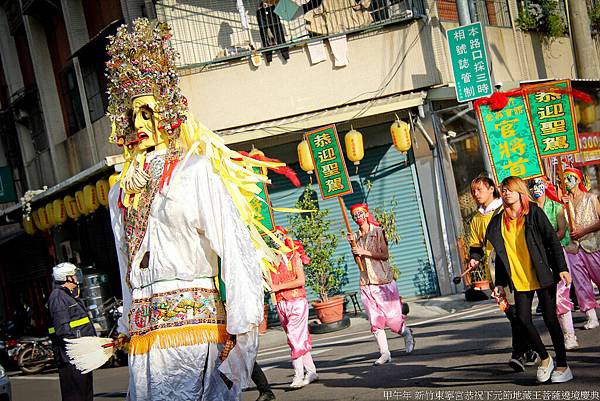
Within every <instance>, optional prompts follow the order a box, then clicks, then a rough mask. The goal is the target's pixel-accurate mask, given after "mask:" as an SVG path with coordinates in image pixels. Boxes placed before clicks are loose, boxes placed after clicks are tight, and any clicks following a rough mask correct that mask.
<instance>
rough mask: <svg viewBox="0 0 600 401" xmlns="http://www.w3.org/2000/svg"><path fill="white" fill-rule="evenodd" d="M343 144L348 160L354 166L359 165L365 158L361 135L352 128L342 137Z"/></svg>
mask: <svg viewBox="0 0 600 401" xmlns="http://www.w3.org/2000/svg"><path fill="white" fill-rule="evenodd" d="M344 143H345V144H346V155H347V156H348V160H350V161H351V162H353V163H354V164H355V165H359V164H360V161H361V160H362V159H363V157H365V148H364V146H363V137H362V134H361V133H360V132H358V131H357V130H355V129H354V128H353V129H351V130H350V131H348V133H347V134H346V136H344Z"/></svg>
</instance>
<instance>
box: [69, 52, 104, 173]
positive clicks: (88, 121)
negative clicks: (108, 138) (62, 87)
mask: <svg viewBox="0 0 600 401" xmlns="http://www.w3.org/2000/svg"><path fill="white" fill-rule="evenodd" d="M73 67H74V68H75V76H76V77H77V86H78V87H79V98H80V99H81V107H82V108H83V119H84V120H85V130H86V131H87V137H88V144H89V146H90V153H91V154H92V164H96V163H98V160H99V158H98V148H97V147H96V137H95V136H94V127H93V126H92V118H91V117H90V107H89V105H88V101H87V93H86V91H85V84H84V82H83V74H82V73H81V64H79V57H73Z"/></svg>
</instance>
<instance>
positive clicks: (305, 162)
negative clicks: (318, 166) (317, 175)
mask: <svg viewBox="0 0 600 401" xmlns="http://www.w3.org/2000/svg"><path fill="white" fill-rule="evenodd" d="M298 161H299V162H300V168H301V169H302V170H304V171H306V172H307V173H308V174H312V172H313V171H314V170H315V164H314V162H313V159H312V156H311V155H310V147H309V145H308V142H306V140H303V141H302V142H300V143H299V144H298Z"/></svg>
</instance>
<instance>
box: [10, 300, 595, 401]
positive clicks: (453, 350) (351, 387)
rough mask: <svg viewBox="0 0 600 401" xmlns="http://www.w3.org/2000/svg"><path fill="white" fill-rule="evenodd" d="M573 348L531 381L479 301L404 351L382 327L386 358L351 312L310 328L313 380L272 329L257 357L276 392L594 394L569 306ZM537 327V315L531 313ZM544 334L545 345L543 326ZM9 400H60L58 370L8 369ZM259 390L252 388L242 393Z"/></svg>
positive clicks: (115, 389)
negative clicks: (555, 374) (564, 373)
mask: <svg viewBox="0 0 600 401" xmlns="http://www.w3.org/2000/svg"><path fill="white" fill-rule="evenodd" d="M574 316H575V326H576V334H577V336H578V338H579V345H580V347H579V349H577V350H574V351H570V352H569V353H568V360H569V364H570V366H571V368H572V370H573V373H574V375H575V379H574V380H573V381H571V382H569V383H565V384H560V385H557V384H546V385H537V384H536V382H535V367H530V368H528V369H527V371H526V372H525V373H514V372H513V371H512V369H511V368H510V367H509V366H508V365H507V362H508V358H509V356H510V327H509V325H508V321H507V320H506V319H505V318H504V317H503V314H502V313H501V312H500V311H499V310H498V308H497V307H496V306H495V305H493V304H490V303H482V304H480V305H477V306H475V307H473V308H471V309H469V310H463V311H460V312H455V313H450V314H447V315H444V316H440V317H435V318H430V319H422V320H420V321H410V320H409V324H410V325H411V327H413V330H414V333H415V338H416V341H417V345H416V348H415V351H414V352H413V353H412V354H410V355H407V354H406V353H405V352H404V341H403V339H402V338H401V337H399V336H397V335H396V334H394V333H391V332H388V339H389V344H390V350H391V351H392V362H391V363H389V364H386V365H383V366H373V365H372V363H373V361H374V360H375V359H376V358H377V357H378V351H377V347H376V343H375V341H374V339H373V337H372V336H371V335H370V333H369V327H368V323H367V322H366V320H364V319H361V318H355V319H353V320H352V325H351V327H350V328H348V329H346V330H343V331H341V332H337V333H331V334H324V335H319V336H313V341H314V349H313V356H314V360H315V363H316V366H317V369H318V373H319V380H318V381H317V382H315V383H313V384H311V385H309V386H306V387H304V388H302V389H299V390H295V391H291V390H289V388H288V386H289V383H291V381H292V376H293V370H292V366H291V362H290V359H289V348H288V346H287V344H286V341H285V335H284V333H283V332H281V331H280V330H278V329H271V330H270V332H269V334H267V335H266V336H265V337H263V338H264V341H263V342H262V344H261V350H260V352H259V356H258V360H259V363H260V364H261V366H262V367H263V369H264V370H265V371H266V374H267V377H268V378H269V380H270V382H271V383H272V386H273V390H274V392H275V395H276V396H277V399H278V400H384V401H391V400H431V401H433V400H451V401H458V400H465V401H466V400H526V399H532V400H533V399H540V400H586V399H587V400H600V374H598V371H599V368H600V336H599V335H598V333H600V329H596V330H591V331H585V330H582V329H580V328H581V327H582V326H583V323H584V321H585V318H584V316H583V314H581V313H575V314H574ZM535 322H536V325H538V327H540V328H541V327H543V322H542V319H541V316H536V317H535ZM541 332H542V333H544V335H543V340H544V342H545V343H546V344H547V345H550V344H551V342H550V338H549V336H548V335H547V333H546V331H545V329H542V330H541ZM11 382H12V386H13V399H14V400H15V401H33V400H39V401H55V400H56V401H58V400H60V395H59V385H58V377H57V374H56V372H47V373H45V374H43V375H36V376H25V377H23V376H12V377H11ZM94 383H95V386H94V387H95V395H96V396H95V400H98V401H109V400H113V401H114V400H123V399H124V398H125V391H126V389H127V368H126V367H125V368H114V369H102V370H98V371H96V373H95V376H94ZM257 397H258V392H257V391H256V390H249V391H246V392H245V393H244V394H243V397H242V399H243V401H250V400H254V399H256V398H257Z"/></svg>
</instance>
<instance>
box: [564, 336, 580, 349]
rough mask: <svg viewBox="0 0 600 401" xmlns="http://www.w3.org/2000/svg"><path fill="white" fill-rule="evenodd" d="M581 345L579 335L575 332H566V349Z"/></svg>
mask: <svg viewBox="0 0 600 401" xmlns="http://www.w3.org/2000/svg"><path fill="white" fill-rule="evenodd" d="M577 347H579V343H578V342H577V336H575V334H570V333H566V334H565V349H566V350H572V349H575V348H577Z"/></svg>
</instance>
